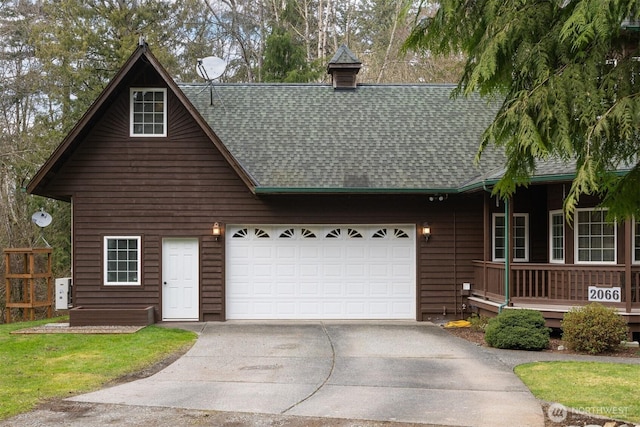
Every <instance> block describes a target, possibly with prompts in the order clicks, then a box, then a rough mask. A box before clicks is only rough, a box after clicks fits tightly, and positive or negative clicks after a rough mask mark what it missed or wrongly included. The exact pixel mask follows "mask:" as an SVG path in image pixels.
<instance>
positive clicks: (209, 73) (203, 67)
mask: <svg viewBox="0 0 640 427" xmlns="http://www.w3.org/2000/svg"><path fill="white" fill-rule="evenodd" d="M226 69H227V62H226V61H225V60H224V59H222V58H218V57H216V56H207V57H204V58H201V59H198V64H197V65H196V72H197V73H198V75H199V76H200V77H202V78H203V79H205V80H207V81H211V80H214V79H217V78H218V77H220V76H221V75H222V74H223V73H224V71H225V70H226Z"/></svg>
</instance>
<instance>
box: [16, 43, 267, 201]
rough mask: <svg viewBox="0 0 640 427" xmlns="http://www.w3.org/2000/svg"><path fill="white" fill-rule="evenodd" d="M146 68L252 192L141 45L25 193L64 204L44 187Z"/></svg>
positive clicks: (243, 174)
mask: <svg viewBox="0 0 640 427" xmlns="http://www.w3.org/2000/svg"><path fill="white" fill-rule="evenodd" d="M148 67H151V69H152V70H153V72H155V73H157V77H159V78H160V80H161V81H162V82H163V83H164V84H166V86H167V87H168V89H169V90H170V91H172V92H173V94H174V95H175V96H176V97H177V98H178V99H179V100H180V102H181V103H182V104H183V105H184V106H185V108H186V109H187V111H189V113H190V114H191V115H192V117H193V118H194V119H195V121H196V122H197V123H198V124H199V125H200V127H201V128H202V129H203V131H204V132H205V133H206V134H207V135H208V136H209V138H210V139H211V141H212V142H213V144H214V145H215V146H216V147H217V148H218V150H219V151H220V152H221V153H222V155H223V157H224V158H225V159H226V160H227V162H228V163H229V164H230V165H231V167H232V168H233V169H234V170H235V171H236V173H237V174H238V175H239V176H240V178H241V179H242V180H243V182H244V183H245V184H246V185H247V187H249V189H250V190H251V191H254V181H253V179H252V178H251V177H250V176H249V175H248V174H247V173H246V172H245V170H244V169H242V167H241V166H240V165H239V163H238V162H237V161H236V159H235V158H234V157H233V155H232V154H231V153H230V152H229V150H227V148H226V147H225V145H224V144H223V143H222V142H221V141H220V140H219V138H218V137H217V135H215V134H214V132H213V131H212V129H211V128H210V127H209V126H208V125H207V123H206V122H205V121H204V120H203V118H202V116H201V115H200V114H199V112H198V111H197V109H195V108H194V107H193V105H191V103H190V101H189V99H188V98H186V97H185V96H184V94H183V93H182V91H181V90H180V88H179V87H178V85H177V84H176V83H175V81H174V80H173V79H172V78H171V77H170V76H169V74H168V72H167V71H166V70H165V69H164V67H163V66H162V65H161V64H160V62H158V60H157V59H156V58H155V57H154V56H153V54H152V53H151V52H150V51H149V49H148V46H147V45H146V44H145V43H141V44H140V45H139V46H138V47H137V49H136V50H135V51H134V52H133V54H132V55H131V56H130V57H129V59H128V60H127V61H126V62H125V64H124V65H123V66H122V67H121V68H120V70H119V71H118V73H117V74H116V75H115V76H114V78H113V79H112V80H111V81H110V82H109V84H108V85H107V86H106V87H105V89H104V90H103V91H102V93H101V94H100V96H99V97H98V98H97V99H96V100H95V101H94V102H93V104H92V105H91V106H90V107H89V109H88V110H87V111H86V112H85V114H84V115H83V116H82V118H81V119H80V120H79V121H78V123H76V125H75V126H74V127H73V129H72V130H71V131H70V132H69V133H68V134H67V136H66V137H65V139H64V140H63V141H62V142H61V143H60V145H58V147H57V148H56V149H55V150H54V152H53V153H52V154H51V156H49V158H48V160H47V161H46V162H45V163H44V164H43V165H42V167H41V168H40V169H39V170H38V172H37V173H36V175H35V176H34V177H33V178H32V179H31V181H30V182H29V184H28V186H27V192H29V193H31V194H38V195H42V196H47V197H53V198H59V199H62V200H67V201H69V200H68V197H67V196H62V195H57V194H48V192H47V188H46V187H47V183H48V182H49V181H50V180H51V179H52V178H53V176H54V175H55V174H56V173H57V171H59V170H60V169H61V168H62V166H63V165H64V163H65V162H66V161H67V160H68V159H69V157H70V156H71V155H72V154H73V152H74V151H75V150H76V148H77V147H78V145H79V144H80V143H81V141H82V139H83V136H85V135H86V134H87V133H88V131H89V129H90V128H91V127H92V125H93V123H94V122H95V120H96V119H97V118H98V117H99V116H101V114H102V113H103V112H104V110H105V109H106V108H108V106H109V104H110V102H109V101H110V100H112V99H113V98H114V97H115V96H117V95H118V93H120V91H122V90H128V88H126V87H125V85H126V84H127V82H128V81H129V80H130V79H131V78H132V75H133V74H137V73H141V72H143V71H142V69H141V68H143V69H144V72H145V73H148V72H149V69H148Z"/></svg>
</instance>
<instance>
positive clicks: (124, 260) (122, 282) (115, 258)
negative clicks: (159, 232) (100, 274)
mask: <svg viewBox="0 0 640 427" xmlns="http://www.w3.org/2000/svg"><path fill="white" fill-rule="evenodd" d="M140 240H141V239H140V236H106V237H105V238H104V284H105V285H106V286H112V285H114V286H139V285H140V283H141V282H140V265H141V262H140V261H141V254H140V252H141V249H140Z"/></svg>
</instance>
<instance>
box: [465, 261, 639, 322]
mask: <svg viewBox="0 0 640 427" xmlns="http://www.w3.org/2000/svg"><path fill="white" fill-rule="evenodd" d="M473 267H474V278H475V280H474V283H473V287H472V290H471V296H470V297H469V299H468V300H469V305H471V306H475V307H477V308H478V309H479V310H480V311H489V312H493V313H498V312H499V311H500V310H501V309H503V308H504V307H510V308H531V309H535V310H539V311H541V312H543V314H544V316H545V318H546V319H547V324H548V325H549V326H550V327H559V326H560V320H562V317H563V315H564V313H565V312H567V311H568V310H570V309H571V308H572V307H575V306H580V305H585V304H588V303H590V302H592V301H597V300H600V301H601V302H602V304H605V305H608V306H613V307H616V308H617V309H618V312H619V313H620V314H621V315H622V316H623V317H624V318H625V319H626V320H627V323H628V324H629V326H630V328H631V331H632V332H640V265H633V266H624V265H611V266H586V265H558V264H516V263H514V264H512V265H510V266H509V270H510V272H509V274H507V273H506V271H505V263H500V262H491V261H486V262H485V261H474V263H473ZM627 284H628V285H627ZM590 287H591V292H590Z"/></svg>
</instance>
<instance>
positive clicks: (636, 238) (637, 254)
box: [633, 219, 640, 264]
mask: <svg viewBox="0 0 640 427" xmlns="http://www.w3.org/2000/svg"><path fill="white" fill-rule="evenodd" d="M633 262H634V263H636V264H640V221H639V220H637V219H636V220H635V221H634V222H633Z"/></svg>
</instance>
